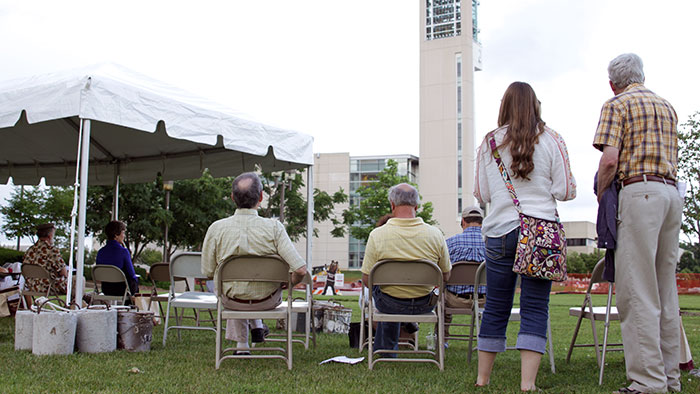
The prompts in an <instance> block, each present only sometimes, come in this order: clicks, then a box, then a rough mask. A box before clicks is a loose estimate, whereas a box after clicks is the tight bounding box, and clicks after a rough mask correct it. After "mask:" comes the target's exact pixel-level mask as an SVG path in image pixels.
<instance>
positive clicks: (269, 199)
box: [259, 172, 348, 242]
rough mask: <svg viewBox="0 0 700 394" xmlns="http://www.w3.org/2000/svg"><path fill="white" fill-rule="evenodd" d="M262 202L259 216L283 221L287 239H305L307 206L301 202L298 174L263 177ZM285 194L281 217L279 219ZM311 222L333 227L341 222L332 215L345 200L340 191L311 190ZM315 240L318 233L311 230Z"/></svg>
mask: <svg viewBox="0 0 700 394" xmlns="http://www.w3.org/2000/svg"><path fill="white" fill-rule="evenodd" d="M261 181H262V183H263V193H264V194H265V199H264V200H263V204H262V205H261V207H260V209H259V214H260V216H264V217H278V218H281V219H282V218H283V219H284V220H283V222H284V226H285V228H286V230H287V234H289V238H290V239H291V240H292V241H294V242H296V241H298V240H299V238H300V237H302V236H304V235H306V223H307V220H306V219H307V204H306V198H304V195H303V194H304V193H305V188H304V186H305V185H304V177H303V176H302V174H301V173H300V172H292V173H289V172H275V173H263V174H262V176H261ZM282 194H284V215H280V208H281V206H282V204H281V203H280V202H281V201H282ZM313 198H314V222H316V223H320V222H323V221H326V220H331V222H332V223H333V224H334V225H339V224H340V223H341V222H340V220H339V219H338V218H337V217H336V216H335V214H334V208H335V204H342V203H344V202H346V201H347V200H348V196H347V195H346V194H345V192H344V191H343V189H342V188H341V189H339V190H338V191H336V192H335V193H333V194H332V195H331V194H328V193H327V192H325V191H323V190H320V189H317V188H314V197H313ZM314 236H315V237H318V229H316V228H314Z"/></svg>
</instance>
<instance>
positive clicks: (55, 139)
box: [0, 64, 313, 185]
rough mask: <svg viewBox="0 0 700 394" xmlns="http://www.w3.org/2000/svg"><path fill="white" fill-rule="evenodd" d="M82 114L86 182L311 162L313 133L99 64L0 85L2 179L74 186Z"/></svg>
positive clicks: (231, 171) (232, 172)
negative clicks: (87, 126)
mask: <svg viewBox="0 0 700 394" xmlns="http://www.w3.org/2000/svg"><path fill="white" fill-rule="evenodd" d="M80 119H90V120H91V133H90V136H91V144H90V145H91V146H90V168H89V183H90V184H93V185H95V184H111V183H113V181H114V176H115V174H116V173H117V172H118V173H119V175H120V180H121V181H122V182H126V183H140V182H148V181H151V180H153V179H154V178H155V177H156V175H157V174H158V173H161V174H162V176H163V178H164V179H167V180H178V179H186V178H196V177H199V176H200V175H201V173H202V171H203V170H204V168H208V169H209V170H210V171H211V173H212V175H213V176H217V177H218V176H228V175H235V174H238V173H240V172H243V171H249V170H252V169H254V167H255V165H256V164H258V165H260V166H261V167H262V168H263V169H264V170H266V171H277V170H286V169H291V168H304V167H307V166H309V165H312V164H313V150H312V145H313V138H312V137H311V136H308V135H305V134H302V133H298V132H294V131H290V130H284V129H280V128H277V127H272V126H268V125H264V124H261V123H258V122H254V121H251V120H248V119H245V118H244V117H242V116H241V115H240V114H238V113H236V112H235V111H233V110H230V109H227V108H224V107H222V106H220V105H218V104H216V103H212V102H210V101H207V100H204V99H201V98H199V97H196V96H193V95H191V94H189V93H187V92H184V91H182V90H179V89H177V88H174V87H171V86H168V85H166V84H163V83H161V82H159V81H156V80H153V79H150V78H148V77H145V76H143V75H140V74H137V73H134V72H132V71H130V70H128V69H125V68H123V67H120V66H117V65H113V64H105V65H99V66H93V67H88V68H84V69H79V70H73V71H69V72H64V73H57V74H48V75H42V76H37V77H32V78H28V79H19V80H13V81H7V82H4V83H0V141H2V144H0V182H1V183H7V181H8V178H9V177H12V179H13V182H14V183H15V184H17V185H19V184H38V183H39V181H40V180H41V178H42V177H44V178H45V179H46V183H47V184H48V185H67V184H73V182H74V180H75V164H76V155H77V151H78V135H79V130H80V125H81V122H80Z"/></svg>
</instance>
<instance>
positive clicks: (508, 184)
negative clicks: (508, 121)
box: [489, 132, 523, 213]
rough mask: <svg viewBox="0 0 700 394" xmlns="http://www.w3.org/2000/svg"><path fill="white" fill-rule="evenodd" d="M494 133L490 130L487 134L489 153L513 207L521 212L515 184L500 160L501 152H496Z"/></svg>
mask: <svg viewBox="0 0 700 394" xmlns="http://www.w3.org/2000/svg"><path fill="white" fill-rule="evenodd" d="M495 134H496V133H494V132H491V134H490V135H489V145H491V154H492V155H493V158H494V159H495V160H496V164H498V172H500V173H501V176H502V177H503V182H505V184H506V189H508V193H509V194H510V198H511V199H513V205H515V209H516V210H517V211H518V213H523V209H522V207H520V201H519V200H518V194H517V193H516V192H515V186H513V182H512V181H511V180H510V175H508V170H507V169H506V166H505V165H503V160H501V154H500V153H498V147H497V146H496V138H495Z"/></svg>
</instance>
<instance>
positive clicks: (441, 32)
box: [425, 0, 474, 40]
mask: <svg viewBox="0 0 700 394" xmlns="http://www.w3.org/2000/svg"><path fill="white" fill-rule="evenodd" d="M472 7H474V5H472ZM461 20H462V2H461V0H426V2H425V39H426V40H435V39H439V38H445V37H455V36H459V35H461V34H462V22H461Z"/></svg>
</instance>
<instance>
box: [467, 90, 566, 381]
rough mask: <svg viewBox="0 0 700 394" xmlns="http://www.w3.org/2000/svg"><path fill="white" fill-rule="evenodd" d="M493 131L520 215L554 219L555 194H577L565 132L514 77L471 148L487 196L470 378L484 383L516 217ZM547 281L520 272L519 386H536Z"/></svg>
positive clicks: (497, 343)
mask: <svg viewBox="0 0 700 394" xmlns="http://www.w3.org/2000/svg"><path fill="white" fill-rule="evenodd" d="M492 137H493V138H494V139H495V142H496V146H497V149H498V152H499V153H500V155H501V158H502V161H503V164H504V166H505V168H506V170H507V171H508V173H509V175H510V178H511V180H512V182H513V187H514V188H515V190H516V191H517V195H518V200H519V202H520V206H521V207H522V211H523V213H524V214H525V215H529V216H534V217H538V218H542V219H549V220H555V218H556V214H555V212H556V207H557V203H556V200H560V201H566V200H571V199H573V198H574V197H576V181H575V180H574V177H573V174H572V173H571V166H570V164H569V157H568V153H567V151H566V145H565V144H564V140H563V139H562V138H561V136H560V135H559V134H557V133H556V132H555V131H554V130H552V129H550V128H549V127H547V126H545V123H544V121H542V119H541V117H540V102H539V100H537V96H536V95H535V92H534V90H532V87H531V86H530V85H528V84H527V83H524V82H514V83H512V84H511V85H510V86H509V87H508V89H506V92H505V94H504V95H503V99H502V101H501V109H500V111H499V114H498V128H497V129H496V130H494V131H491V132H490V133H488V134H487V135H486V137H485V138H484V141H483V142H482V144H481V147H480V148H479V152H478V153H477V162H478V163H477V171H476V179H475V182H474V184H475V191H474V196H475V197H476V198H477V200H479V202H480V203H481V204H485V203H490V209H489V214H488V215H487V216H486V218H485V219H484V222H483V227H482V233H483V235H484V236H485V237H486V306H485V309H484V316H483V320H482V323H481V329H480V331H479V339H478V349H479V374H478V377H477V381H476V386H485V385H487V384H488V383H489V379H490V376H491V371H492V369H493V364H494V361H495V360H496V355H497V354H498V353H500V352H503V351H505V349H506V328H507V326H508V318H509V317H510V311H511V308H512V307H513V296H514V294H515V285H516V280H517V274H516V273H514V272H513V263H514V260H515V249H516V244H517V241H518V235H519V231H520V217H519V214H518V211H517V210H516V208H515V205H514V203H513V200H512V198H511V195H510V194H509V193H508V190H507V189H506V185H505V182H504V179H503V176H502V174H501V172H500V171H499V169H498V165H497V164H496V161H495V160H494V157H493V154H492V150H491V146H490V143H489V141H490V139H491V138H492ZM551 288H552V282H551V281H549V280H543V279H534V278H530V277H525V276H523V277H522V281H521V293H520V315H521V323H520V332H519V333H518V340H517V344H516V348H517V349H518V350H520V360H521V370H520V372H521V380H520V389H521V390H523V391H530V390H535V389H536V388H535V379H536V378H537V371H538V369H539V366H540V360H541V359H542V354H543V353H544V351H545V346H546V342H547V321H548V313H549V311H548V309H549V292H550V290H551Z"/></svg>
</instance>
